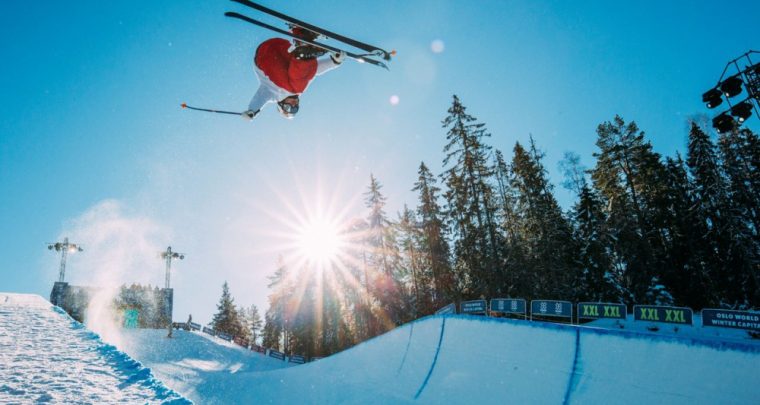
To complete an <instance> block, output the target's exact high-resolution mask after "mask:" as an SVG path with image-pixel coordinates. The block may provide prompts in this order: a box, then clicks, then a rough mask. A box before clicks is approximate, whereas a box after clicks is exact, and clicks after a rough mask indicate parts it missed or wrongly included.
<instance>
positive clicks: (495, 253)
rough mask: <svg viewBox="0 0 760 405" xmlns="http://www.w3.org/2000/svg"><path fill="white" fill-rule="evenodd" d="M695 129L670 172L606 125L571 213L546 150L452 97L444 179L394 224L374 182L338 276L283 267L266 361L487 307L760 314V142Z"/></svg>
mask: <svg viewBox="0 0 760 405" xmlns="http://www.w3.org/2000/svg"><path fill="white" fill-rule="evenodd" d="M689 125H690V128H689V134H688V147H687V151H686V156H681V155H680V154H676V156H674V157H670V156H665V157H663V156H661V155H660V154H659V153H657V152H655V151H654V150H653V148H652V145H651V143H650V142H649V141H648V140H647V139H646V136H645V134H644V132H643V131H642V130H640V129H639V127H638V126H637V125H636V123H635V122H633V121H631V122H626V121H624V120H623V118H621V117H619V116H616V117H614V118H613V119H612V120H610V121H606V122H603V123H601V124H600V125H599V126H598V127H597V129H596V134H597V139H596V146H597V151H596V152H595V153H594V155H593V156H594V159H595V162H594V166H593V167H591V168H586V167H583V166H582V165H581V163H580V159H579V158H578V156H577V155H574V154H572V153H568V154H566V157H565V159H564V160H563V161H562V162H561V164H560V166H561V169H562V171H563V172H564V174H565V181H564V182H563V185H564V186H566V187H568V188H570V189H572V190H573V191H574V193H575V195H576V197H577V199H576V201H575V203H574V205H573V206H572V207H571V208H570V209H568V210H566V211H563V209H562V207H560V205H559V203H558V202H557V199H556V197H555V195H554V186H553V185H552V184H551V182H550V181H549V178H548V172H547V170H546V167H545V166H544V155H543V153H542V152H541V151H540V149H539V148H538V146H537V145H536V144H535V142H534V140H533V139H532V138H531V139H530V142H529V143H528V144H522V143H520V142H517V143H515V145H514V147H513V149H512V154H511V158H509V157H507V156H506V155H505V154H504V153H503V152H502V151H500V150H496V149H493V148H492V147H491V146H490V145H488V143H487V141H488V138H489V137H490V133H489V131H488V129H487V127H486V125H485V124H484V123H482V122H479V121H478V120H477V119H476V118H475V117H474V116H472V115H470V114H469V113H468V112H467V109H466V107H465V106H464V105H463V104H462V102H461V101H460V99H459V98H458V97H457V96H453V100H452V104H451V107H450V108H449V109H448V112H447V115H446V117H445V118H444V120H443V121H442V127H443V129H444V130H445V137H446V145H445V146H444V148H443V159H442V163H443V165H442V172H441V173H438V174H434V173H433V172H432V171H431V170H430V169H429V168H428V165H426V164H425V163H424V162H421V163H420V165H419V168H418V171H417V180H416V182H415V183H414V184H413V186H412V190H413V191H414V192H415V193H416V194H417V201H416V204H415V206H414V207H412V208H410V207H408V206H404V208H403V209H402V210H401V212H398V213H397V214H396V215H395V216H393V217H391V216H389V215H388V213H386V211H385V205H386V198H385V196H384V195H383V193H382V184H381V182H380V181H379V180H378V179H377V178H375V177H374V176H372V175H371V176H370V182H369V186H368V188H367V190H366V193H365V194H364V196H365V205H366V208H367V214H366V217H365V218H362V219H357V220H355V221H353V222H351V223H350V224H347V225H346V227H345V229H344V230H343V231H344V232H343V236H344V238H345V239H346V240H347V242H348V246H350V248H349V249H346V252H344V253H343V256H342V258H341V260H340V263H338V264H336V265H334V266H333V267H334V268H333V269H329V270H326V271H323V272H315V271H312V269H308V268H290V267H289V266H288V265H286V264H285V262H284V261H283V260H280V261H279V263H278V266H277V268H276V270H275V272H274V273H273V274H272V275H271V276H270V278H269V280H270V284H269V288H270V290H271V295H270V296H269V309H268V310H267V311H266V314H265V316H264V318H265V319H264V321H265V322H264V327H263V330H262V331H261V337H262V343H263V345H264V346H266V347H271V348H275V349H278V350H283V351H285V352H287V353H297V354H306V355H307V356H310V357H311V356H324V355H329V354H331V353H334V352H337V351H340V350H343V349H345V348H347V347H350V346H352V345H354V344H356V343H358V342H361V341H364V340H367V339H369V338H371V337H373V336H376V335H379V334H381V333H383V332H386V331H388V330H390V329H392V328H393V327H395V326H396V325H400V324H402V323H404V322H408V321H410V320H413V319H416V318H418V317H421V316H424V315H429V314H431V313H433V312H434V311H435V310H436V309H437V308H439V307H441V306H443V305H445V304H448V303H450V302H461V301H463V300H469V299H478V298H497V297H502V298H507V297H515V298H525V299H528V300H530V299H538V298H541V299H561V300H569V301H574V302H580V301H604V302H619V303H624V304H626V305H629V306H630V305H633V304H659V305H683V306H689V307H691V308H693V309H697V310H698V309H701V308H703V307H712V308H732V309H749V308H756V307H758V306H760V289H758V287H760V280H759V279H758V276H759V275H760V237H759V235H758V230H760V170H759V169H760V140H759V139H758V136H757V134H755V133H753V132H752V131H751V130H749V129H747V128H742V129H739V130H736V131H732V132H728V133H723V134H719V135H717V137H714V136H711V135H710V134H709V132H708V131H706V130H705V129H704V127H703V126H702V125H700V124H699V123H697V122H690V124H689ZM225 285H226V284H225ZM225 291H226V288H225ZM230 316H233V315H232V314H230ZM214 319H215V322H217V317H216V316H215V318H214ZM225 332H228V333H231V332H230V331H225Z"/></svg>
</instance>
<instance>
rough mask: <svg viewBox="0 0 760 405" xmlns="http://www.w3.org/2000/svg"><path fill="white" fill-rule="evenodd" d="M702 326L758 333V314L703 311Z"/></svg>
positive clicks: (719, 310)
mask: <svg viewBox="0 0 760 405" xmlns="http://www.w3.org/2000/svg"><path fill="white" fill-rule="evenodd" d="M702 326H716V327H720V328H734V329H746V330H751V331H755V332H760V312H748V311H732V310H728V309H703V310H702Z"/></svg>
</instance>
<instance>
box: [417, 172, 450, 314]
mask: <svg viewBox="0 0 760 405" xmlns="http://www.w3.org/2000/svg"><path fill="white" fill-rule="evenodd" d="M417 174H418V178H417V182H416V183H414V188H412V191H416V192H418V193H419V197H418V201H419V206H418V207H417V215H418V216H419V219H420V224H419V228H420V231H419V235H418V236H419V242H418V243H419V249H420V252H421V254H422V256H423V257H422V260H423V262H424V264H423V265H422V267H423V268H425V269H429V272H430V278H431V280H430V282H431V285H430V289H431V295H432V296H431V301H432V305H433V306H434V307H435V308H438V307H440V306H442V305H444V304H445V303H446V302H449V301H452V300H455V299H456V296H455V294H454V292H455V290H456V288H455V286H454V278H453V276H452V274H451V265H450V262H449V254H450V250H449V244H448V241H447V239H446V234H447V229H446V226H445V224H444V222H443V213H442V212H441V207H440V205H439V204H438V198H439V197H438V195H439V192H440V189H439V188H438V187H437V186H436V179H435V176H433V173H431V172H430V169H428V168H427V166H425V162H422V163H420V168H419V170H418V171H417Z"/></svg>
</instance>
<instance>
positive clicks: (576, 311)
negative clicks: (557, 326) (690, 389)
mask: <svg viewBox="0 0 760 405" xmlns="http://www.w3.org/2000/svg"><path fill="white" fill-rule="evenodd" d="M489 304H490V305H489ZM573 307H575V308H573ZM458 309H459V311H457V305H456V303H451V304H448V305H446V306H444V307H442V308H440V309H439V310H438V311H436V314H439V315H446V314H457V313H459V314H465V315H485V316H507V317H517V318H522V319H526V320H534V319H540V320H547V321H559V322H562V323H571V324H572V323H576V324H580V323H584V322H589V321H592V320H596V319H617V320H625V319H627V317H628V307H627V306H626V305H625V304H619V303H610V302H579V303H577V304H573V303H572V302H569V301H558V300H544V299H539V300H531V301H530V305H527V301H526V300H525V299H522V298H494V299H491V301H490V303H489V302H487V301H486V300H485V299H479V300H471V301H463V302H461V303H460V304H459V308H458ZM693 314H694V311H692V309H691V308H687V307H673V306H661V305H634V306H633V319H634V320H635V321H643V322H650V323H668V324H675V325H688V326H693V325H694V316H693ZM701 315H702V316H701V319H702V326H703V327H722V328H733V329H743V330H746V331H747V332H748V333H749V334H750V335H752V336H753V337H756V338H760V312H756V311H735V310H728V309H717V308H705V309H702V311H701ZM651 329H656V327H652V328H651Z"/></svg>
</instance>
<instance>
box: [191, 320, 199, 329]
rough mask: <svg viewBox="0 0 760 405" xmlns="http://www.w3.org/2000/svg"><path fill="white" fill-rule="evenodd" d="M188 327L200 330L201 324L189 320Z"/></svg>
mask: <svg viewBox="0 0 760 405" xmlns="http://www.w3.org/2000/svg"><path fill="white" fill-rule="evenodd" d="M190 329H192V330H201V325H200V324H199V323H195V322H190Z"/></svg>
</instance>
